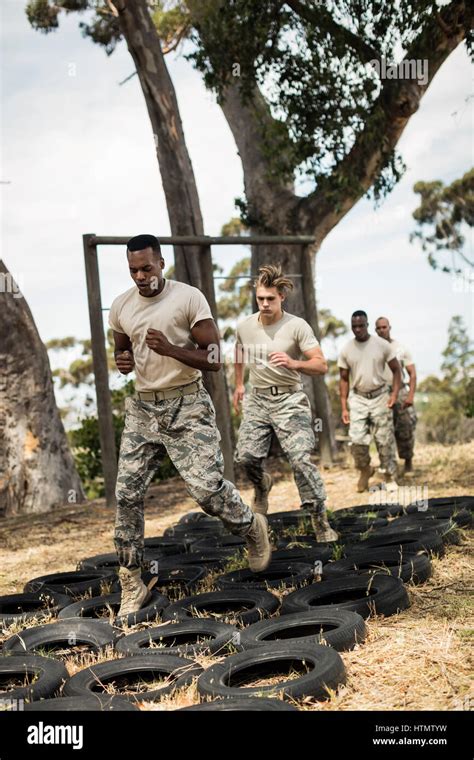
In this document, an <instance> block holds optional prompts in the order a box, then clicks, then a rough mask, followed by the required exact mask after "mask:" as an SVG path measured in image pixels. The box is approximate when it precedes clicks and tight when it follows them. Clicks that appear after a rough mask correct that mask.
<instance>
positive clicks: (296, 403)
mask: <svg viewBox="0 0 474 760" xmlns="http://www.w3.org/2000/svg"><path fill="white" fill-rule="evenodd" d="M273 432H274V433H275V435H276V436H277V438H278V440H279V442H280V445H281V447H282V449H283V451H284V453H285V455H286V456H287V457H288V460H289V462H290V464H291V467H292V469H293V474H294V477H295V482H296V485H297V488H298V491H299V494H300V498H301V503H302V504H303V505H304V506H305V507H306V508H308V509H313V510H314V511H315V512H322V511H324V510H325V500H326V491H325V488H324V483H323V481H322V479H321V475H320V474H319V472H318V469H317V467H316V466H315V465H314V464H313V462H312V461H311V453H312V452H313V450H314V446H315V438H314V432H313V428H312V425H311V406H310V403H309V399H308V397H307V395H306V393H304V392H303V391H297V392H296V393H282V394H280V395H278V396H267V395H258V394H255V393H250V394H248V395H246V396H245V399H244V405H243V421H242V424H241V426H240V429H239V440H238V444H237V451H236V454H235V461H236V462H237V463H240V464H242V465H243V466H244V468H245V471H246V473H247V476H248V478H249V480H250V481H251V483H253V485H254V486H260V485H261V484H262V477H263V472H264V469H263V463H264V460H265V459H266V458H267V456H268V452H269V450H270V445H271V440H272V433H273Z"/></svg>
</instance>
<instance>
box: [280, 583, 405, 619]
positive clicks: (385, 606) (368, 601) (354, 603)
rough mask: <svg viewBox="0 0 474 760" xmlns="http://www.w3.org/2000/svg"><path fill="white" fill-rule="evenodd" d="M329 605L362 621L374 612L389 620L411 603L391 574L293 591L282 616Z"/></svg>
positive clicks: (285, 603) (284, 603)
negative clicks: (349, 611) (350, 611)
mask: <svg viewBox="0 0 474 760" xmlns="http://www.w3.org/2000/svg"><path fill="white" fill-rule="evenodd" d="M326 605H329V606H331V607H332V606H333V605H334V606H337V607H341V608H342V609H345V610H353V611H354V612H357V613H358V614H359V615H361V616H362V617H363V618H367V617H369V615H370V614H372V613H374V612H375V613H376V614H377V615H385V617H388V616H389V615H395V614H396V613H397V612H400V611H401V610H405V609H407V607H409V606H410V600H409V598H408V594H407V592H406V589H405V587H404V585H403V583H402V581H401V580H399V579H398V578H392V576H391V575H373V576H369V577H367V576H363V575H361V576H358V575H354V576H353V577H352V576H346V577H344V578H337V579H335V580H331V581H321V582H320V583H312V584H311V586H305V588H300V589H298V591H293V592H292V593H291V594H288V596H287V597H285V599H284V600H283V604H282V608H281V614H282V615H288V614H290V613H296V612H303V611H304V612H307V611H308V610H314V609H315V608H320V607H322V606H326Z"/></svg>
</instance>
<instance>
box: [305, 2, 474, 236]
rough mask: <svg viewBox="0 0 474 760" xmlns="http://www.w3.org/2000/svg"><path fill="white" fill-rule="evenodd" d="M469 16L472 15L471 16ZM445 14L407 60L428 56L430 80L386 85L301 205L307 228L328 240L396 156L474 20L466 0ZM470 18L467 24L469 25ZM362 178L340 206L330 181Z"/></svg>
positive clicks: (338, 183)
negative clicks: (344, 148)
mask: <svg viewBox="0 0 474 760" xmlns="http://www.w3.org/2000/svg"><path fill="white" fill-rule="evenodd" d="M467 14H469V16H468V18H466V16H467ZM440 15H441V16H442V20H443V23H444V25H445V27H447V28H449V30H450V33H449V34H447V33H446V31H445V29H443V31H441V28H440V24H439V20H437V19H432V21H431V23H430V24H429V25H427V26H426V27H425V28H424V29H422V30H421V32H420V34H419V35H418V37H417V38H416V39H415V40H414V42H413V44H412V46H411V48H410V50H409V51H408V52H407V54H406V56H405V59H404V60H405V61H412V60H423V61H424V60H426V61H427V68H428V81H427V82H426V84H420V83H419V82H417V81H415V80H408V79H398V80H397V79H391V80H386V81H385V82H384V83H383V86H382V89H381V92H380V95H379V97H378V99H377V101H376V102H375V104H374V106H373V108H372V109H371V112H370V114H369V115H368V117H367V120H366V123H365V126H364V128H363V130H362V131H361V132H360V134H359V135H358V136H357V138H356V140H355V142H354V145H353V147H352V149H351V150H350V151H349V153H348V154H347V156H345V157H344V158H343V159H342V161H341V162H340V163H339V164H338V165H337V166H336V167H335V169H334V171H333V173H332V175H331V177H330V179H329V182H328V183H324V182H322V183H320V186H319V187H318V188H316V190H315V191H314V192H313V193H311V194H310V195H309V196H307V197H306V198H304V199H302V200H301V201H300V204H299V210H298V214H299V220H300V224H301V229H302V231H304V232H305V233H307V234H315V235H316V236H317V237H318V238H319V240H323V239H324V237H325V236H326V235H327V234H328V232H329V231H330V230H331V229H332V228H333V227H334V226H335V225H336V224H337V223H338V222H339V221H340V220H341V219H342V218H343V217H344V216H345V215H346V214H347V213H348V211H350V209H351V208H352V207H353V206H354V204H355V203H356V202H357V201H358V200H359V199H360V198H361V197H362V196H363V195H364V194H365V193H366V192H367V191H368V190H369V189H370V187H371V186H372V184H373V183H374V181H375V180H376V179H377V177H378V176H379V174H380V172H381V170H382V169H383V166H384V165H385V163H386V161H387V159H388V157H389V156H390V155H391V154H392V152H393V150H394V148H395V146H396V145H397V143H398V141H399V139H400V137H401V135H402V134H403V131H404V129H405V127H406V125H407V124H408V122H409V120H410V117H411V116H412V115H413V114H414V113H415V112H416V111H417V110H418V108H419V105H420V102H421V99H422V97H423V95H424V94H425V92H426V91H427V89H428V87H429V86H430V84H431V83H432V81H433V79H434V76H435V74H436V72H437V71H438V69H439V68H440V67H441V65H442V64H443V63H444V61H445V60H446V59H447V58H448V56H449V55H450V53H452V52H453V50H455V48H456V47H457V46H458V45H459V44H460V42H461V41H462V40H463V39H464V37H465V33H466V32H465V30H466V28H467V26H468V24H467V23H466V22H469V23H471V18H472V16H471V11H470V10H469V9H468V6H467V3H466V2H464V0H453V2H452V3H450V5H448V6H445V7H444V8H443V9H442V10H441V12H440ZM463 22H464V23H463ZM354 179H355V180H356V181H357V183H358V189H357V190H354V191H352V193H346V194H345V195H344V196H343V197H342V198H341V200H340V202H338V203H337V204H336V202H335V200H334V198H332V199H331V198H329V195H328V192H327V187H328V185H331V186H332V187H334V186H336V187H337V186H342V185H344V184H346V183H347V181H348V180H352V181H353V180H354Z"/></svg>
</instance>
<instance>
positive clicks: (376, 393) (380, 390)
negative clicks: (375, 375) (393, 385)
mask: <svg viewBox="0 0 474 760" xmlns="http://www.w3.org/2000/svg"><path fill="white" fill-rule="evenodd" d="M352 390H353V391H354V393H355V394H356V396H363V397H364V398H377V396H381V395H382V393H385V391H386V390H387V386H386V385H381V386H380V388H376V389H375V390H374V391H369V393H363V392H362V391H358V390H357V389H356V388H353V389H352Z"/></svg>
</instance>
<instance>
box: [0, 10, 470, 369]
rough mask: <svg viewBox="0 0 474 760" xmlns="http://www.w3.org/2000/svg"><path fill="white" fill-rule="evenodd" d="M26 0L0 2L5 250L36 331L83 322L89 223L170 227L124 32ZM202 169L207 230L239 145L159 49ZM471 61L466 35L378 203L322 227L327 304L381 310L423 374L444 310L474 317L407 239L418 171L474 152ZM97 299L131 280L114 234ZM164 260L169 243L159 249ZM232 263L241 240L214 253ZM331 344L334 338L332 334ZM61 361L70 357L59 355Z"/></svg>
mask: <svg viewBox="0 0 474 760" xmlns="http://www.w3.org/2000/svg"><path fill="white" fill-rule="evenodd" d="M24 7H25V3H24V2H23V0H3V3H2V25H1V47H2V55H3V66H2V71H3V79H2V84H1V104H2V114H3V118H2V138H1V150H2V173H1V180H2V182H3V183H7V182H8V183H9V184H2V185H0V191H1V193H2V203H1V214H2V216H1V255H0V257H1V258H3V260H4V262H5V264H6V266H7V267H8V269H9V270H10V271H11V272H12V274H13V275H14V276H15V278H16V280H17V282H18V284H19V286H20V288H21V290H22V292H23V294H24V296H25V297H26V299H27V301H28V304H29V306H30V309H31V311H32V313H33V316H34V318H35V321H36V325H37V327H38V330H39V333H40V335H41V338H42V339H43V341H47V340H49V339H51V338H59V337H64V336H66V335H74V336H77V337H79V338H87V337H89V335H90V329H89V321H88V310H87V294H86V286H85V274H84V263H83V250H82V235H83V234H84V233H89V232H93V233H96V234H98V235H124V236H132V235H135V234H138V233H141V232H151V233H153V234H156V235H158V236H160V235H169V234H170V228H169V222H168V217H167V210H166V204H165V198H164V193H163V189H162V185H161V179H160V174H159V169H158V165H157V161H156V153H155V146H154V142H153V135H152V129H151V126H150V123H149V120H148V116H147V112H146V108H145V103H144V99H143V95H142V92H141V89H140V86H139V83H138V78H137V77H133V78H132V79H131V80H130V81H129V82H127V83H126V84H125V85H123V86H119V82H120V81H122V80H123V79H125V78H126V77H127V76H129V75H130V74H132V72H133V71H134V66H133V62H132V60H131V57H130V55H129V53H128V51H127V49H126V46H125V44H123V43H122V44H120V45H119V47H118V49H117V51H116V52H115V53H114V54H113V55H112V56H111V57H107V56H106V55H105V53H104V51H103V50H102V49H101V48H99V47H98V46H96V45H94V44H93V43H92V42H91V41H90V40H87V39H84V38H83V37H82V35H81V32H80V30H79V28H78V21H79V17H78V16H77V14H70V15H69V16H68V17H64V15H62V17H61V21H60V29H59V31H57V32H54V33H51V34H48V35H44V34H40V33H39V32H35V31H34V30H32V29H31V28H30V26H29V23H28V21H27V19H26V16H25V13H24ZM166 62H167V64H168V67H169V70H170V73H171V76H172V79H173V82H174V85H175V88H176V91H177V96H178V102H179V106H180V111H181V116H182V119H183V124H184V130H185V136H186V141H187V145H188V150H189V152H190V155H191V160H192V163H193V167H194V172H195V175H196V179H197V185H198V189H199V195H200V200H201V207H202V212H203V216H204V224H205V232H206V234H209V235H218V234H220V230H221V227H222V225H223V224H224V223H225V222H227V221H228V220H229V219H230V218H231V217H232V216H236V215H237V211H236V209H235V207H234V199H235V198H236V197H241V196H243V176H242V168H241V163H240V160H239V157H238V155H237V148H236V145H235V143H234V140H233V137H232V135H231V132H230V130H229V128H228V126H227V123H226V121H225V119H224V117H223V115H222V112H221V110H220V108H219V106H218V105H217V104H216V102H215V98H214V96H213V95H212V94H211V93H209V92H207V91H206V90H205V88H204V85H203V84H202V81H201V77H200V75H199V73H198V72H196V71H194V69H193V68H192V66H191V64H190V63H188V62H187V61H186V60H185V59H184V57H183V55H179V54H178V55H176V54H173V57H170V56H167V57H166ZM473 103H474V99H473V97H472V69H471V65H470V63H469V59H468V56H467V53H466V51H465V49H464V48H463V47H460V48H458V49H457V50H456V51H455V52H454V53H453V54H452V55H451V56H450V58H449V59H448V61H447V62H446V63H445V64H444V66H443V67H442V68H441V70H440V71H439V72H438V74H437V75H436V78H435V80H434V82H433V84H432V85H431V87H430V89H429V90H428V92H427V94H426V96H425V97H424V99H423V101H422V103H421V107H420V109H419V111H418V112H417V113H416V114H415V115H414V116H413V117H412V118H411V120H410V122H409V124H408V126H407V128H406V129H405V132H404V134H403V136H402V139H401V140H400V143H399V149H400V151H401V153H402V156H403V159H404V161H405V163H406V164H407V171H406V173H405V175H404V177H403V179H402V180H401V181H400V182H399V184H398V185H397V186H396V188H395V189H394V190H393V192H392V193H391V194H390V196H389V197H388V198H387V199H386V201H385V202H384V203H383V204H382V206H381V207H380V208H378V209H375V208H374V205H373V202H371V201H369V200H365V199H364V200H362V201H360V202H359V203H358V204H357V205H356V206H355V207H354V208H353V210H352V211H351V212H350V213H349V214H347V215H346V217H345V218H344V219H343V220H342V222H340V223H339V225H338V226H337V227H336V228H335V229H334V230H333V231H332V232H331V233H330V234H329V236H328V237H327V238H326V240H325V241H324V243H323V246H322V248H321V250H320V252H319V253H318V257H317V263H316V277H317V298H318V305H319V307H320V308H328V309H330V310H331V311H332V312H333V313H334V314H335V315H336V316H337V317H339V318H341V319H344V320H345V321H346V322H349V321H350V314H351V313H352V311H354V310H355V309H358V308H362V309H365V310H366V311H367V312H368V315H369V322H370V323H371V324H372V326H373V324H374V322H375V319H376V318H377V317H378V316H380V315H384V316H387V317H389V319H390V321H391V323H392V335H393V337H395V338H397V339H398V340H400V341H402V342H403V343H405V344H406V345H407V346H408V347H409V348H410V350H411V352H412V354H413V356H414V360H415V364H416V366H417V370H418V374H419V376H420V377H425V376H426V375H428V374H432V373H438V372H439V370H440V364H441V361H442V356H441V352H442V350H443V349H444V348H445V346H446V342H447V330H448V325H449V322H450V319H451V317H452V316H453V315H456V314H460V315H462V316H463V318H464V321H465V323H466V325H467V327H468V328H469V330H470V331H471V334H472V331H473V325H474V303H473V301H474V283H473V282H469V280H468V279H466V278H464V279H462V278H461V279H460V278H458V279H456V278H454V277H452V276H450V275H447V274H444V273H442V272H439V271H436V272H435V271H433V270H432V269H431V268H430V266H429V264H428V262H427V260H426V255H425V254H424V253H423V252H422V251H421V249H420V248H419V246H417V245H415V244H411V243H410V242H409V235H410V232H412V231H413V230H414V222H413V220H412V218H411V214H412V212H413V210H414V209H415V208H416V206H417V205H418V196H416V195H415V194H414V193H413V190H412V187H413V184H414V183H415V182H416V181H418V180H427V181H430V180H434V179H441V180H443V181H444V182H446V183H449V182H450V181H452V180H453V179H456V178H457V177H460V176H462V174H464V172H466V171H467V170H468V169H469V168H470V167H471V166H472V135H473V132H472V126H473V123H472V117H473V112H472V107H473ZM99 251H100V254H99V260H100V273H101V280H102V301H103V306H105V307H106V306H110V303H111V302H112V300H113V298H114V297H115V296H116V295H118V294H119V293H121V292H123V291H124V290H126V289H127V288H128V287H130V286H131V281H130V279H129V275H128V271H127V268H126V261H125V257H124V252H123V250H122V248H118V247H102V248H101V249H99ZM164 253H165V259H166V260H167V263H172V251H171V249H169V248H167V249H164ZM213 254H214V259H215V261H217V263H219V264H220V265H221V266H223V267H224V270H225V272H228V270H229V269H230V267H231V266H232V264H233V263H235V261H236V260H238V259H240V258H242V257H243V256H244V255H248V253H247V249H246V248H244V247H240V246H239V247H234V246H232V247H230V246H229V247H226V248H222V247H221V248H220V249H216V248H214V251H213ZM328 349H329V347H328ZM52 362H53V365H54V364H55V363H56V364H57V363H58V362H59V364H63V365H64V360H63V357H61V359H60V360H59V359H58V358H55V357H52Z"/></svg>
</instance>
